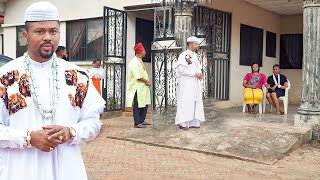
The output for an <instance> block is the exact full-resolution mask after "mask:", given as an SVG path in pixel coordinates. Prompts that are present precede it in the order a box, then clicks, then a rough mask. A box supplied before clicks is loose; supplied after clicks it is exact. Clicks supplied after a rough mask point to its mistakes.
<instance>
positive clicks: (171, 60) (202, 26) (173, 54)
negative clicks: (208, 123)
mask: <svg viewBox="0 0 320 180" xmlns="http://www.w3.org/2000/svg"><path fill="white" fill-rule="evenodd" d="M172 13H173V10H172V8H171V7H167V8H162V9H156V10H155V19H154V22H155V31H154V32H155V37H154V39H155V41H154V43H153V51H152V67H153V109H154V111H155V113H164V112H166V111H167V109H168V108H170V107H171V106H175V105H176V74H175V63H176V61H177V59H178V57H179V54H180V53H181V50H182V48H181V47H176V42H175V40H174V32H173V24H174V19H173V14H172ZM193 13H194V15H193V32H192V34H193V35H195V36H197V37H198V38H199V39H200V40H201V42H200V49H199V50H198V51H197V53H198V57H199V60H200V63H201V65H202V67H203V70H204V79H203V92H204V94H203V95H204V97H205V98H214V99H218V100H227V99H229V73H230V40H231V14H229V13H225V12H221V11H217V10H213V9H209V8H206V7H200V6H197V7H195V9H194V12H193Z"/></svg>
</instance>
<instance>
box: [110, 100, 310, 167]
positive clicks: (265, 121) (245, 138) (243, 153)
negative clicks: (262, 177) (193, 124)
mask: <svg viewBox="0 0 320 180" xmlns="http://www.w3.org/2000/svg"><path fill="white" fill-rule="evenodd" d="M295 108H297V107H295V106H291V107H290V109H289V111H290V115H288V116H276V115H274V114H270V113H267V114H263V115H259V114H256V115H253V114H243V113H242V112H241V109H240V108H232V109H225V110H217V109H215V108H213V107H212V106H210V105H208V104H207V107H205V112H206V119H207V120H206V122H205V123H203V124H202V127H201V128H200V129H190V130H188V131H183V130H180V129H178V128H177V127H176V126H174V115H175V112H174V111H173V112H170V113H169V115H166V116H163V117H160V118H158V117H157V118H154V119H155V126H154V128H147V129H143V130H141V129H134V128H132V122H131V121H123V122H121V120H119V121H116V122H115V121H112V122H110V125H111V126H112V127H119V128H118V129H114V130H113V131H110V133H108V137H112V138H117V139H126V140H133V141H138V142H143V143H151V144H156V145H161V146H167V147H168V146H169V147H175V148H176V147H177V148H181V149H189V150H195V151H201V152H206V153H211V154H214V155H220V156H231V157H235V158H239V159H244V160H250V161H254V162H261V163H265V164H274V163H275V162H276V161H277V160H278V159H281V158H283V157H284V156H285V155H286V154H288V153H289V152H291V151H292V150H294V149H296V148H298V147H300V146H301V144H302V143H304V142H306V141H307V140H308V138H310V134H311V131H310V130H309V129H305V128H296V127H293V117H292V116H293V114H294V113H293V112H295V111H296V110H295Z"/></svg>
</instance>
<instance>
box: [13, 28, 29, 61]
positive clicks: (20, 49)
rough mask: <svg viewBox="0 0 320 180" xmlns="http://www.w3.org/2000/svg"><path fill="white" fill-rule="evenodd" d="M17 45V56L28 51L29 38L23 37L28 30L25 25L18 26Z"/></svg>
mask: <svg viewBox="0 0 320 180" xmlns="http://www.w3.org/2000/svg"><path fill="white" fill-rule="evenodd" d="M16 30H17V45H16V46H17V47H16V57H20V56H22V55H23V54H24V53H25V52H27V50H28V48H27V40H26V39H25V38H24V37H23V32H25V31H26V29H25V27H24V26H18V27H17V29H16Z"/></svg>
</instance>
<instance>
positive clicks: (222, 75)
mask: <svg viewBox="0 0 320 180" xmlns="http://www.w3.org/2000/svg"><path fill="white" fill-rule="evenodd" d="M193 23H194V30H193V32H194V35H195V36H197V37H203V38H204V39H205V42H206V44H208V46H206V47H207V48H204V49H202V51H206V58H205V59H203V61H202V62H203V69H205V77H206V78H205V79H204V81H205V88H204V89H205V91H204V92H205V94H204V95H205V97H209V98H214V99H218V100H228V99H229V83H230V80H229V78H230V76H229V74H230V42H231V14H230V13H226V12H222V11H218V10H214V9H209V8H206V7H199V6H197V7H195V9H194V16H193ZM202 53H203V52H202ZM198 54H199V55H201V49H200V51H199V52H198ZM201 57H203V55H202V56H201Z"/></svg>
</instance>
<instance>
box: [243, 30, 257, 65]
mask: <svg viewBox="0 0 320 180" xmlns="http://www.w3.org/2000/svg"><path fill="white" fill-rule="evenodd" d="M262 50H263V30H262V29H260V28H256V27H252V26H247V25H243V24H241V28H240V65H245V66H250V65H251V64H252V63H253V62H256V63H258V64H259V65H260V66H262Z"/></svg>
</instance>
